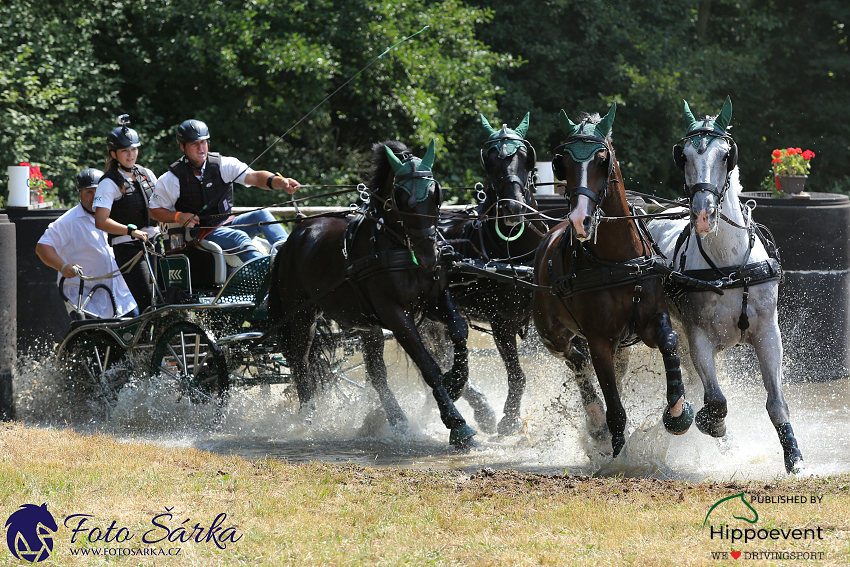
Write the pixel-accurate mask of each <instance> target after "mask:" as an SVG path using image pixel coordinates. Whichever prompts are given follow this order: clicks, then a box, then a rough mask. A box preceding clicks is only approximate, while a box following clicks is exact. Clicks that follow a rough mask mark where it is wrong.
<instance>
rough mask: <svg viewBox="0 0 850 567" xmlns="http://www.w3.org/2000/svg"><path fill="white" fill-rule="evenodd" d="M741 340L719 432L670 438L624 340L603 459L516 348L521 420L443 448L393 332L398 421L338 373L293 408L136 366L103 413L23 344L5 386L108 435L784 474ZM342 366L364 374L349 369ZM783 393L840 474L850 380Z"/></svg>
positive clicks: (478, 368) (662, 472) (303, 449)
mask: <svg viewBox="0 0 850 567" xmlns="http://www.w3.org/2000/svg"><path fill="white" fill-rule="evenodd" d="M472 344H473V345H475V346H478V347H479V348H477V349H475V348H474V349H472V354H471V357H470V370H471V379H472V380H473V381H474V382H475V383H476V384H478V385H479V387H480V388H481V389H482V390H483V391H484V392H485V393H486V394H487V397H488V400H489V401H490V403H491V405H492V406H493V408H494V409H495V410H496V413H497V416H498V417H499V418H501V407H502V405H503V404H504V400H505V396H506V393H507V386H506V377H505V370H504V366H503V365H502V362H501V359H500V358H499V356H498V354H496V352H495V349H493V348H490V347H491V345H492V342H490V339H489V338H488V337H486V336H484V335H478V334H476V336H475V337H474V339H473V341H472ZM748 348H749V347H737V348H736V349H735V350H733V351H732V352H731V353H730V355H729V356H728V360H727V361H726V362H725V363H724V364H721V369H720V379H721V385H722V386H723V390H724V393H725V394H726V397H727V399H728V402H729V416H728V417H727V429H728V432H729V434H728V435H727V437H725V438H724V439H723V440H715V439H712V438H710V437H707V436H705V435H703V434H701V433H700V432H699V431H698V430H697V429H696V427H692V428H691V430H690V431H688V432H687V433H686V434H685V435H682V436H672V435H669V434H668V433H666V431H664V429H663V426H661V424H660V416H661V411H662V409H663V405H664V383H665V382H664V377H663V369H662V365H661V357H660V355H659V354H658V353H657V352H656V351H650V350H649V349H647V348H645V347H642V346H640V347H632V355H631V363H630V368H629V372H628V373H627V375H626V376H625V377H624V378H623V381H622V383H621V389H620V390H621V395H622V398H623V402H624V405H625V406H626V410H627V414H628V419H629V422H628V428H627V433H628V438H627V442H626V446H625V448H624V450H623V453H622V454H621V455H620V456H619V457H617V459H612V458H611V447H610V441H604V442H597V441H594V440H593V439H592V438H591V437H590V436H589V434H588V429H587V424H586V422H585V416H584V411H583V409H582V408H581V404H580V401H579V397H578V393H577V390H576V387H575V385H574V384H573V383H572V378H571V374H570V373H569V372H568V371H567V370H566V368H565V367H564V366H563V365H562V364H561V363H559V362H557V361H556V360H555V359H554V358H552V357H551V356H549V355H548V354H546V353H543V352H540V351H536V350H535V349H534V348H526V349H525V356H523V359H522V363H523V368H524V369H525V371H526V373H527V375H528V384H527V387H526V394H525V397H524V399H523V411H522V416H523V424H524V425H523V430H522V432H521V433H520V434H518V435H515V436H511V437H502V436H498V435H488V434H486V433H484V432H482V431H480V430H479V434H478V435H477V436H476V441H477V442H478V447H477V448H476V449H473V450H472V451H470V452H468V453H457V452H456V451H454V450H453V449H452V448H451V447H450V446H449V444H448V431H447V430H446V429H445V427H443V425H442V423H441V422H440V420H439V414H438V411H437V407H436V403H435V402H434V401H433V398H432V397H431V396H430V393H429V392H428V391H427V389H426V387H425V384H424V381H423V380H422V379H421V378H420V377H419V375H418V372H417V371H416V369H415V368H414V367H413V366H412V365H411V364H410V363H409V361H408V359H407V358H406V357H405V356H404V355H403V353H402V352H401V351H400V349H398V348H397V346H396V345H395V344H394V343H388V344H387V357H386V358H387V364H388V368H389V372H390V386H391V388H392V389H393V391H394V392H395V393H396V396H397V397H398V400H399V403H400V405H401V407H402V408H403V409H404V410H405V412H406V413H407V416H408V420H409V425H408V427H407V428H406V429H403V430H398V429H393V428H391V427H389V425H388V424H387V422H386V419H385V418H384V415H383V412H382V410H380V408H379V404H378V401H377V396H376V395H375V394H374V392H373V391H372V390H371V388H370V387H366V388H360V387H357V386H355V385H353V384H351V383H348V382H341V383H340V385H339V386H338V387H337V388H333V389H331V390H330V391H328V392H326V393H325V394H324V395H323V396H322V397H321V398H320V399H319V400H317V403H316V405H315V408H312V409H303V410H302V409H300V408H299V407H298V404H297V403H296V400H295V398H294V395H293V393H292V392H291V391H290V389H289V388H288V387H286V386H271V387H265V388H263V387H255V388H251V389H248V390H240V391H236V392H234V393H233V394H232V396H231V399H230V400H229V402H228V403H227V405H226V406H224V407H223V408H217V407H215V406H213V405H211V404H193V403H191V402H190V401H189V400H188V399H187V398H182V399H180V397H179V395H178V394H177V393H176V392H175V390H174V389H173V388H172V387H171V385H169V384H167V383H163V382H160V381H157V380H151V379H148V378H147V377H140V379H138V380H136V381H134V382H132V383H131V384H130V385H128V386H127V387H125V388H124V390H122V392H121V395H120V398H119V400H118V405H117V407H116V408H115V409H114V411H112V412H111V415H110V416H109V418H108V419H105V418H104V417H103V411H102V408H98V407H88V406H87V405H86V404H84V403H81V402H79V401H78V400H73V399H70V398H68V397H67V396H65V395H63V394H62V388H61V384H59V383H58V379H57V377H56V375H55V374H56V373H55V370H53V368H52V366H51V364H50V363H49V362H42V361H41V358H40V357H37V356H33V357H29V358H26V359H22V360H21V361H20V362H19V370H18V375H19V377H18V381H17V382H16V385H15V391H16V396H17V397H18V403H17V411H18V419H19V420H22V421H24V422H26V423H29V424H33V425H39V426H71V427H74V428H75V429H77V430H80V431H105V432H109V433H112V434H115V435H117V436H119V437H120V438H126V439H133V440H139V439H143V440H147V441H151V442H154V443H159V444H162V445H163V446H169V447H173V446H177V447H196V448H199V449H203V450H209V451H214V452H217V453H221V454H238V455H241V456H244V457H246V458H249V459H260V458H266V457H269V458H275V459H281V460H286V461H289V462H309V461H325V462H332V463H349V462H351V463H356V464H360V465H367V466H396V467H409V468H430V469H465V470H477V469H480V468H483V467H492V468H497V469H508V468H510V469H515V470H521V471H529V472H540V473H546V474H561V473H565V472H566V473H570V474H607V475H611V474H623V475H626V476H655V477H659V478H678V479H689V480H703V479H712V480H718V481H720V480H729V479H735V480H746V479H769V478H773V477H777V476H784V474H785V472H784V466H783V463H782V450H781V448H780V446H779V441H778V439H777V435H776V432H775V430H774V429H773V426H772V425H771V423H770V420H769V418H768V415H767V412H766V410H765V409H764V405H765V401H766V397H767V396H766V393H765V390H764V387H763V386H762V384H761V381H760V378H759V377H758V376H757V374H755V370H754V366H753V364H752V360H751V359H752V355H751V351H748V350H747V349H748ZM736 359H741V360H736ZM741 361H743V362H741ZM136 362H137V363H138V365H139V367H145V366H146V365H145V364H144V361H143V360H138V361H136ZM723 367H726V368H727V370H725V371H724V370H723ZM348 377H349V378H350V379H351V380H352V381H354V382H357V383H359V384H361V385H362V384H365V376H364V374H363V370H362V368H360V369H356V370H354V371H352V372H350V373H349V374H348ZM565 381H566V385H564V382H565ZM686 389H687V397H688V399H689V400H690V401H691V403H692V404H693V406H694V409H695V410H696V409H699V407H701V406H702V402H701V398H702V391H701V389H702V388H701V385H700V384H699V383H698V380H697V382H693V381H692V380H691V379H690V377H686ZM784 391H785V396H786V399H787V401H788V404H789V407H790V410H791V423H792V425H793V427H794V431H795V433H796V436H797V440H798V442H799V445H800V448H801V450H802V452H803V456H804V459H805V464H806V472H807V473H809V474H816V475H828V474H834V473H840V472H850V451H848V445H850V442H848V436H847V431H848V430H850V427H848V421H850V417H848V412H847V404H848V399H850V380H848V379H844V380H837V381H833V382H826V383H801V382H787V383H786V384H785V386H784ZM458 409H459V410H460V411H461V413H462V414H463V415H464V416H465V417H466V418H467V420H468V421H469V422H470V424H471V425H472V426H473V427H476V428H477V424H476V423H475V420H474V418H473V412H472V410H471V408H470V407H469V405H468V404H467V403H466V402H465V401H460V402H458Z"/></svg>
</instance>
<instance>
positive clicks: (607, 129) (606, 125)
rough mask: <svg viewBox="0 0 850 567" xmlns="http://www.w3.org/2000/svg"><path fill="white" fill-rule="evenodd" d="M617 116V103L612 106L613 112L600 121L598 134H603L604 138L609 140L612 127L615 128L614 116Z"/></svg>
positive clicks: (597, 126)
mask: <svg viewBox="0 0 850 567" xmlns="http://www.w3.org/2000/svg"><path fill="white" fill-rule="evenodd" d="M615 114H617V103H616V102H615V103H614V104H612V105H611V110H609V111H608V114H606V115H605V117H604V118H603V119H602V120H600V121H599V124H597V125H596V132H597V133H599V134H601V135H602V137H603V138H607V137H608V134H610V133H611V127H612V126H614V115H615Z"/></svg>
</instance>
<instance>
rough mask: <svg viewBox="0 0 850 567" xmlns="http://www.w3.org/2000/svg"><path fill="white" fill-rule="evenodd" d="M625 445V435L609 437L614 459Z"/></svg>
mask: <svg viewBox="0 0 850 567" xmlns="http://www.w3.org/2000/svg"><path fill="white" fill-rule="evenodd" d="M625 444H626V436H625V435H612V436H611V448H612V449H613V450H614V458H616V457H617V455H619V454H620V451H622V450H623V445H625Z"/></svg>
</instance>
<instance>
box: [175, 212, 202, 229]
mask: <svg viewBox="0 0 850 567" xmlns="http://www.w3.org/2000/svg"><path fill="white" fill-rule="evenodd" d="M177 222H179V223H180V226H188V227H189V228H192V227H193V226H195V225H196V224H198V223H199V222H200V219H199V218H198V216H197V215H193V214H192V213H177Z"/></svg>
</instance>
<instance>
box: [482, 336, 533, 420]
mask: <svg viewBox="0 0 850 567" xmlns="http://www.w3.org/2000/svg"><path fill="white" fill-rule="evenodd" d="M490 325H491V327H492V328H493V340H494V341H495V343H496V348H497V349H499V354H500V355H501V356H502V361H503V362H504V363H505V369H506V370H507V371H508V397H507V399H506V400H505V410H504V411H505V415H504V417H502V420H501V421H500V422H499V429H498V430H499V435H515V434H517V433H519V431H520V429H522V421H520V418H519V409H520V404H521V402H522V394H523V392H524V391H525V374H524V373H523V371H522V367H521V366H520V364H519V355H518V354H517V345H516V329H515V328H513V327H512V326H511V325H510V324H508V323H507V322H505V321H502V320H499V319H494V320H492V321H490Z"/></svg>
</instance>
